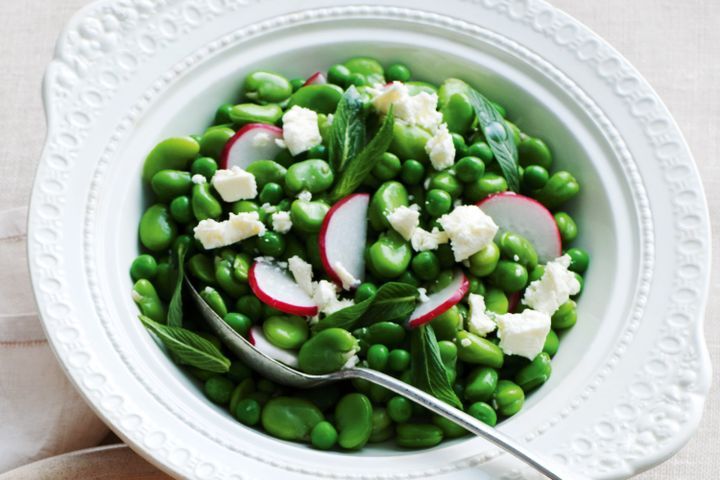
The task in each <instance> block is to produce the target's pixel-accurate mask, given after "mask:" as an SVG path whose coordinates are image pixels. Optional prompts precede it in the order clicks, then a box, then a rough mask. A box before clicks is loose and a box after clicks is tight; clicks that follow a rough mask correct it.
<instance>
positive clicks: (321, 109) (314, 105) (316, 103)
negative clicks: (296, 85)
mask: <svg viewBox="0 0 720 480" xmlns="http://www.w3.org/2000/svg"><path fill="white" fill-rule="evenodd" d="M343 93H344V92H343V89H342V88H340V87H338V86H337V85H333V84H331V83H327V84H324V85H317V84H316V85H306V86H304V87H301V88H300V89H299V90H298V91H297V92H295V93H293V94H292V95H291V96H290V101H289V103H288V108H292V107H293V106H295V105H297V106H299V107H304V108H309V109H310V110H314V111H316V112H318V113H324V114H325V115H328V114H330V113H334V112H335V109H336V108H337V105H338V103H339V102H340V99H341V98H342V96H343Z"/></svg>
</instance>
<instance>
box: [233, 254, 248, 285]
mask: <svg viewBox="0 0 720 480" xmlns="http://www.w3.org/2000/svg"><path fill="white" fill-rule="evenodd" d="M251 264H252V258H251V257H250V256H249V255H247V254H244V253H240V254H238V255H236V256H235V258H233V261H232V269H233V276H234V277H235V279H236V280H238V281H240V282H243V283H247V281H248V275H249V273H250V265H251Z"/></svg>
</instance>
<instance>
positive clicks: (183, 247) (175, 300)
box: [167, 237, 190, 327]
mask: <svg viewBox="0 0 720 480" xmlns="http://www.w3.org/2000/svg"><path fill="white" fill-rule="evenodd" d="M185 238H186V239H187V240H186V241H183V242H178V244H177V249H176V251H175V255H176V256H175V258H174V263H175V267H176V269H177V272H178V273H177V280H176V281H175V289H174V290H173V294H172V298H171V299H170V304H169V305H168V314H167V324H168V326H170V327H182V323H183V302H182V286H183V281H184V280H185V255H187V252H188V248H189V246H190V237H185Z"/></svg>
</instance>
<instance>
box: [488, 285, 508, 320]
mask: <svg viewBox="0 0 720 480" xmlns="http://www.w3.org/2000/svg"><path fill="white" fill-rule="evenodd" d="M485 307H486V308H487V309H488V310H489V311H491V312H495V313H499V314H503V313H508V309H509V308H510V305H509V302H508V298H507V295H505V292H503V291H502V290H500V289H499V288H488V289H487V291H486V292H485Z"/></svg>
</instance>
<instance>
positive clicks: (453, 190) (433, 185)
mask: <svg viewBox="0 0 720 480" xmlns="http://www.w3.org/2000/svg"><path fill="white" fill-rule="evenodd" d="M428 188H430V189H438V190H444V191H446V192H447V193H449V194H450V196H451V197H452V198H453V199H456V198H458V197H459V196H460V195H461V194H462V191H463V186H462V184H461V183H460V182H458V180H457V179H456V178H455V175H453V174H451V173H449V172H439V173H436V174H434V175H433V176H432V177H430V185H429V187H428Z"/></svg>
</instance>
